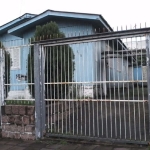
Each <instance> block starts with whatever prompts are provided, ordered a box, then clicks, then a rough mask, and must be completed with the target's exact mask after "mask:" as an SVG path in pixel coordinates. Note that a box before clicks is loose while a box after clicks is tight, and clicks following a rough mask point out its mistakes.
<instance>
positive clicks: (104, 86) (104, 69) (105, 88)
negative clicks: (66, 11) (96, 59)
mask: <svg viewBox="0 0 150 150" xmlns="http://www.w3.org/2000/svg"><path fill="white" fill-rule="evenodd" d="M106 44H107V43H106V41H104V46H105V47H106ZM106 80H107V78H106V54H105V50H104V63H103V81H105V82H104V83H103V92H104V97H105V117H106V118H105V123H106V125H105V127H106V138H108V120H107V118H108V113H107V102H106V95H107V83H106Z"/></svg>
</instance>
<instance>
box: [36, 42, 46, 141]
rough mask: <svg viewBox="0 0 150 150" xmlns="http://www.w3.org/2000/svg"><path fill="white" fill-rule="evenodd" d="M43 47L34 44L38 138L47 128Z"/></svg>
mask: <svg viewBox="0 0 150 150" xmlns="http://www.w3.org/2000/svg"><path fill="white" fill-rule="evenodd" d="M42 60H43V58H42V48H41V46H40V45H39V44H35V45H34V83H35V126H36V127H35V135H36V139H38V138H42V137H43V130H44V128H45V107H44V98H43V92H44V91H43V66H42Z"/></svg>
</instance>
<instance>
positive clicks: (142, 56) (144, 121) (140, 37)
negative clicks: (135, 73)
mask: <svg viewBox="0 0 150 150" xmlns="http://www.w3.org/2000/svg"><path fill="white" fill-rule="evenodd" d="M145 38H146V37H145ZM144 40H145V39H144ZM140 41H142V38H141V36H140ZM145 42H146V41H145ZM140 45H141V62H143V51H142V49H143V48H142V47H143V44H142V42H141V44H140ZM146 73H147V72H146ZM142 80H144V79H143V75H142ZM144 93H145V91H144V85H143V82H142V97H143V100H144V99H145V98H144V97H145V96H144ZM143 115H144V116H143V117H144V140H145V141H146V124H145V102H144V101H143Z"/></svg>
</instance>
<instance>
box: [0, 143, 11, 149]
mask: <svg viewBox="0 0 150 150" xmlns="http://www.w3.org/2000/svg"><path fill="white" fill-rule="evenodd" d="M0 149H1V150H8V149H10V150H12V149H14V148H13V146H11V145H3V144H1V145H0Z"/></svg>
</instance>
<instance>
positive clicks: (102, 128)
mask: <svg viewBox="0 0 150 150" xmlns="http://www.w3.org/2000/svg"><path fill="white" fill-rule="evenodd" d="M102 42H103V41H100V47H99V48H100V51H101V52H102V50H103V48H102V46H103V43H102ZM103 57H104V56H103ZM100 59H101V62H100V81H102V80H103V78H102V63H103V59H102V54H101V58H100ZM102 94H103V91H102V83H100V99H101V103H100V105H101V126H102V127H101V131H102V134H101V135H102V136H103V135H104V131H103V130H104V125H103V122H104V121H103V102H102Z"/></svg>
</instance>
